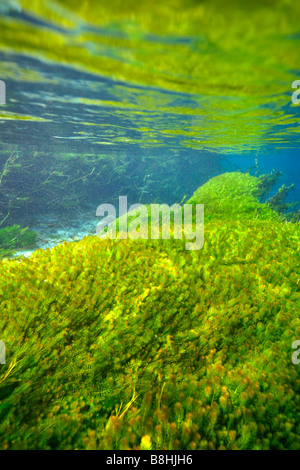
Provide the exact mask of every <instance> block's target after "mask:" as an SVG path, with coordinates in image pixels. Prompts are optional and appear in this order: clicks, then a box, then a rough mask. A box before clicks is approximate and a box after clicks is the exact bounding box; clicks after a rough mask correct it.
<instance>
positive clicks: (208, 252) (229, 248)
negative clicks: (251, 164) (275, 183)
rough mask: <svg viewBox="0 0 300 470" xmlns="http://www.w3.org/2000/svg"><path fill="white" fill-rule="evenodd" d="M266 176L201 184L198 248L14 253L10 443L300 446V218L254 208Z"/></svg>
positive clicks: (2, 278)
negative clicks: (296, 351)
mask: <svg viewBox="0 0 300 470" xmlns="http://www.w3.org/2000/svg"><path fill="white" fill-rule="evenodd" d="M259 183H260V180H259V178H255V177H250V176H249V175H247V174H245V175H243V174H239V173H234V174H224V175H220V176H218V177H217V178H214V179H212V180H210V181H209V182H208V183H207V184H205V185H204V186H203V187H201V188H199V190H198V191H196V192H195V194H194V195H193V197H192V198H191V201H194V202H200V203H202V202H204V203H207V206H208V207H207V211H206V212H207V215H211V217H210V219H209V220H208V222H207V223H206V224H205V243H204V246H203V249H201V250H199V251H193V252H187V251H186V250H185V248H184V241H183V240H100V239H99V238H98V237H87V238H85V239H83V240H81V241H79V242H77V243H75V244H74V243H63V244H62V245H59V246H57V247H55V248H54V249H52V250H49V249H47V250H38V251H36V252H35V253H34V254H33V255H32V256H31V257H30V258H26V259H22V260H21V262H17V261H14V260H5V261H2V262H1V275H0V291H1V301H0V302H1V305H0V308H1V317H0V327H1V340H3V341H5V345H6V353H7V363H6V364H5V365H1V368H0V400H1V405H0V443H1V444H0V446H1V448H3V449H110V450H112V449H132V450H134V449H140V448H141V449H145V448H148V449H169V450H178V449H191V450H192V449H224V448H225V449H299V448H300V441H299V432H298V431H299V418H300V402H299V396H300V395H299V391H300V375H299V374H300V369H299V365H297V364H295V363H293V361H292V359H291V358H292V353H293V349H292V343H293V341H295V340H296V339H299V335H300V320H299V302H300V298H299V273H298V267H299V223H291V222H284V223H283V222H282V221H281V220H280V218H279V217H278V214H277V213H276V212H274V211H272V210H271V209H270V207H266V208H265V209H262V211H261V216H260V217H256V215H255V214H256V209H257V207H261V206H258V204H260V203H259V201H258V199H257V197H258V196H257V194H258V192H259V190H260V184H259ZM233 188H235V192H234V195H231V191H232V190H233ZM222 198H224V200H225V202H224V203H223V205H222ZM255 198H256V199H255ZM191 201H190V202H191ZM255 201H256V202H255ZM214 202H215V203H214ZM254 203H255V204H256V206H255V207H254V205H255V204H254ZM262 206H263V207H264V206H265V204H262ZM215 209H216V213H215ZM229 209H231V210H229ZM239 214H241V215H239ZM127 405H128V406H127Z"/></svg>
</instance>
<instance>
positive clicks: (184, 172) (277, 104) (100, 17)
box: [0, 0, 300, 246]
mask: <svg viewBox="0 0 300 470" xmlns="http://www.w3.org/2000/svg"><path fill="white" fill-rule="evenodd" d="M32 3H33V5H32ZM84 4H85V6H78V2H73V1H71V0H69V1H65V2H62V1H48V2H40V3H39V2H36V3H34V2H29V1H17V0H15V1H3V2H2V3H1V7H0V15H1V17H0V61H1V69H0V79H2V80H4V81H5V83H6V104H5V105H1V106H0V142H1V146H0V154H1V161H0V163H1V172H2V177H1V186H0V191H1V192H0V204H1V205H0V211H1V217H2V218H4V217H6V215H7V213H9V217H11V222H14V223H16V222H18V221H19V222H20V223H21V225H22V226H26V225H28V226H29V227H31V228H35V229H37V230H40V232H41V233H42V234H44V239H43V241H42V242H41V243H42V244H43V245H44V246H51V243H52V244H53V243H55V241H53V240H54V239H53V240H51V241H49V239H48V240H47V237H48V238H49V237H50V235H49V234H50V232H51V231H52V232H53V234H54V235H56V236H57V237H58V238H57V239H59V240H60V239H62V238H64V237H65V238H67V237H68V236H69V238H76V237H81V236H83V235H84V233H86V232H90V233H93V231H94V229H95V227H96V224H97V220H96V218H95V212H96V208H97V206H98V205H99V204H101V203H102V202H109V201H110V202H112V203H114V202H115V201H116V200H117V197H118V195H122V194H125V195H128V196H129V199H130V202H131V203H134V202H144V203H150V202H152V201H154V200H156V201H159V202H161V203H163V202H164V203H167V204H171V203H173V202H180V201H181V200H182V199H183V197H184V196H190V195H191V194H192V193H193V191H194V190H195V189H196V188H197V187H198V186H200V185H201V184H203V183H204V182H206V181H207V180H208V179H209V178H211V177H212V176H215V175H216V174H220V173H222V172H224V171H233V170H237V169H241V170H242V171H246V170H247V169H249V168H250V167H254V166H255V165H257V167H258V168H259V170H260V173H266V172H271V171H272V170H273V169H277V170H279V171H282V172H283V175H282V177H281V178H280V180H279V181H278V184H277V186H276V187H275V188H274V191H275V190H276V189H277V188H278V187H279V186H280V185H282V184H286V185H290V184H292V183H293V184H294V185H295V188H294V189H293V190H292V191H291V192H290V195H289V200H290V201H291V200H299V199H300V176H299V175H300V171H299V170H300V158H299V156H300V155H299V153H300V152H299V123H300V105H299V106H297V105H295V104H293V103H292V100H291V96H292V92H293V90H292V82H293V81H294V80H296V79H298V78H299V67H298V68H297V66H298V65H299V64H298V63H297V54H298V51H299V41H300V33H299V29H298V22H297V18H299V16H298V15H297V14H295V13H299V11H298V10H297V9H298V7H297V6H295V5H294V6H293V3H292V2H290V3H289V2H280V1H279V2H277V3H276V2H275V7H274V8H273V7H272V5H271V3H269V2H267V1H266V2H258V3H257V4H255V3H253V4H252V10H249V9H248V7H247V3H246V2H239V6H237V5H238V4H237V2H228V5H227V7H228V24H227V23H226V22H224V21H221V18H223V19H224V17H225V16H226V15H224V12H223V13H222V12H221V13H222V14H221V13H220V8H219V6H220V5H219V4H220V2H218V1H215V2H203V3H201V4H199V2H198V3H197V2H193V1H186V2H185V1H181V2H172V1H170V2H166V3H165V6H163V5H160V6H159V5H158V4H157V5H156V4H155V5H154V4H153V3H152V2H144V4H143V5H142V6H141V5H140V6H139V7H137V8H136V10H134V8H133V5H134V2H130V1H128V2H123V3H122V2H115V3H112V5H110V3H109V2H106V1H105V2H103V3H102V2H94V3H93V2H84ZM41 5H43V6H41ZM135 5H136V6H137V3H136V2H135ZM167 5H169V10H167ZM292 6H293V7H294V8H295V9H296V12H295V11H294V12H293V10H292V9H291V8H292ZM89 7H90V8H89ZM168 11H169V13H168ZM292 13H293V14H292ZM220 15H221V16H220ZM222 15H223V16H222ZM166 19H168V20H166ZM298 55H299V54H298ZM34 154H36V155H37V157H35V158H36V160H35V161H36V166H35V168H34V164H33V162H32V155H34ZM41 155H43V158H42V159H41ZM9 158H10V160H9ZM71 158H77V159H78V160H77V161H78V168H77V167H76V164H75V165H74V166H73V167H72V169H70V166H68V165H69V163H68V162H70V159H71ZM51 159H56V160H55V161H57V162H61V166H58V167H57V173H55V169H53V168H50V166H49V161H51ZM65 159H66V160H65ZM83 160H84V168H83V167H81V162H82V161H83ZM7 161H8V164H7V167H6V170H8V171H6V173H5V172H4V170H5V164H6V163H7ZM53 161H54V160H53ZM64 161H66V162H67V163H66V164H65V163H64ZM74 161H75V162H76V160H74ZM41 162H43V163H42V164H41ZM99 162H100V163H99ZM111 162H114V163H113V164H112V163H111ZM39 165H40V167H39ZM47 165H48V166H47ZM22 170H24V171H23V173H22ZM102 170H103V172H102ZM26 171H27V173H26ZM3 172H4V174H3ZM14 172H15V173H14ZM101 172H102V174H101ZM24 175H25V176H24ZM30 175H32V180H30ZM37 175H38V176H37ZM41 175H42V176H41ZM96 175H98V176H97V177H96ZM39 178H40V179H39ZM97 178H98V179H97ZM79 180H80V187H79V186H78V184H79V183H78V181H79ZM50 183H51V185H53V187H52V192H51V193H49V194H50V196H51V197H50V196H49V197H48V196H47V200H43V195H44V194H45V193H44V191H45V190H46V189H47V190H48V187H49V184H50ZM47 185H48V186H47ZM55 188H57V190H56V189H55ZM79 192H80V194H81V192H82V197H79ZM77 196H78V202H77V200H76V197H77ZM72 203H73V205H72ZM69 206H70V209H71V210H70V213H69V215H68V217H66V215H64V217H65V218H64V219H62V220H60V221H58V220H57V218H56V217H58V214H59V213H61V212H64V209H66V211H65V212H66V213H67V211H68V207H69ZM71 206H72V207H71ZM72 218H73V222H74V223H73V228H72V230H73V231H72V230H71V225H72V223H71V220H72ZM75 219H76V221H75ZM9 220H10V219H9V218H8V219H7V220H6V223H8V222H9ZM47 221H48V222H47ZM80 225H81V230H80ZM47 230H48V231H47ZM59 231H60V232H59ZM58 232H59V233H58Z"/></svg>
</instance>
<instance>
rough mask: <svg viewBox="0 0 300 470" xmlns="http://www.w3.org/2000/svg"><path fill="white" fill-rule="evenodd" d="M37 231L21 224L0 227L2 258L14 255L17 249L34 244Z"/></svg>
mask: <svg viewBox="0 0 300 470" xmlns="http://www.w3.org/2000/svg"><path fill="white" fill-rule="evenodd" d="M36 239H37V233H36V232H34V231H33V230H29V229H28V227H26V228H21V227H20V225H13V226H11V227H4V228H0V258H4V257H7V256H12V255H13V254H14V252H15V251H16V250H17V249H20V248H27V247H28V248H29V247H32V246H34V244H35V242H36Z"/></svg>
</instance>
